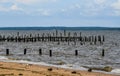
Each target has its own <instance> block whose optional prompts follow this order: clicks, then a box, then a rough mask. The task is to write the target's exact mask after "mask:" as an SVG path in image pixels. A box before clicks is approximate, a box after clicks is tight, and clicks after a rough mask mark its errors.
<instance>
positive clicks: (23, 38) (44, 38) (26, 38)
mask: <svg viewBox="0 0 120 76" xmlns="http://www.w3.org/2000/svg"><path fill="white" fill-rule="evenodd" d="M53 34H54V35H51V34H49V33H48V34H46V35H45V33H43V34H42V35H41V36H40V34H39V33H38V34H34V36H33V34H27V35H20V34H19V32H17V35H13V36H12V35H9V36H5V35H0V42H72V41H73V42H78V41H79V42H83V43H84V42H90V43H91V42H93V43H94V44H96V43H97V42H100V43H103V42H104V41H105V37H104V35H98V36H95V35H92V36H84V35H82V33H81V32H80V35H79V36H78V34H77V33H76V32H75V33H74V35H73V36H72V35H71V33H70V32H68V35H67V34H66V33H65V31H64V36H63V35H62V33H61V34H60V36H58V31H56V35H55V33H53Z"/></svg>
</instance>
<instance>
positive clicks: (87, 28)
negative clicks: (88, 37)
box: [0, 27, 120, 30]
mask: <svg viewBox="0 0 120 76" xmlns="http://www.w3.org/2000/svg"><path fill="white" fill-rule="evenodd" d="M54 29H55V30H120V27H119V28H117V27H0V30H54Z"/></svg>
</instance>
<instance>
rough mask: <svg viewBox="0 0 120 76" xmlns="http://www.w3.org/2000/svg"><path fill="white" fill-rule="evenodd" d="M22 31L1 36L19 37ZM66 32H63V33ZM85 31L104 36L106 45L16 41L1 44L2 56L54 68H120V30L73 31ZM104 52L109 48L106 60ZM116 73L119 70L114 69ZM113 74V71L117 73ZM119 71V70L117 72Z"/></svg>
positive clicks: (25, 32)
mask: <svg viewBox="0 0 120 76" xmlns="http://www.w3.org/2000/svg"><path fill="white" fill-rule="evenodd" d="M17 32H18V31H17V30H16V31H7V30H6V31H4V30H3V31H0V34H1V35H6V36H7V35H16V33H17ZM19 32H20V34H21V35H22V34H30V33H32V34H33V35H34V34H37V33H40V34H42V33H43V32H45V33H52V32H54V30H51V31H48V30H42V31H35V30H34V31H32V30H29V31H28V30H27V31H25V30H24V31H19ZM59 32H62V31H59ZM70 32H71V33H73V32H78V33H79V32H82V35H83V36H84V35H87V36H90V35H104V36H105V43H104V44H103V45H100V44H99V43H98V44H97V45H89V44H87V43H86V45H80V42H77V45H74V43H73V42H71V43H70V45H68V43H66V42H63V43H60V45H58V43H56V42H35V43H32V42H29V43H23V42H21V43H16V42H0V56H5V57H7V58H8V59H12V60H26V61H31V62H36V63H38V62H44V63H46V64H51V65H59V64H60V63H61V64H62V65H68V66H74V67H76V66H79V67H82V66H95V67H104V66H111V67H112V68H114V69H120V31H117V30H116V31H115V30H114V31H112V30H99V31H95V30H93V31H89V30H87V31H70ZM6 48H9V49H10V56H6V55H5V54H6V53H5V52H6ZM25 48H27V55H23V50H24V49H25ZM39 48H41V49H42V55H41V56H40V55H39V52H38V50H39ZM102 49H105V57H102V56H101V53H102ZM49 50H53V56H52V57H49ZM75 50H78V52H79V54H78V56H75ZM114 71H115V70H114ZM114 71H112V72H114ZM117 71H118V72H119V70H117Z"/></svg>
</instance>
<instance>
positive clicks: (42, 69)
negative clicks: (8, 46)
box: [0, 61, 118, 76]
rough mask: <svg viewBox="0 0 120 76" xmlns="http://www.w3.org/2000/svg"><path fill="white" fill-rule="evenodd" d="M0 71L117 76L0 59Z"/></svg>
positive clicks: (46, 75) (36, 75)
mask: <svg viewBox="0 0 120 76" xmlns="http://www.w3.org/2000/svg"><path fill="white" fill-rule="evenodd" d="M0 71H1V72H0V75H2V74H4V75H5V74H6V75H7V74H14V75H12V76H16V75H19V74H22V76H27V75H28V76H118V75H113V74H105V73H102V72H88V71H85V70H74V69H69V68H61V67H55V66H47V65H37V64H29V63H19V62H5V61H0ZM10 76H11V75H10Z"/></svg>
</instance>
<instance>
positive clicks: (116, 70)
mask: <svg viewBox="0 0 120 76" xmlns="http://www.w3.org/2000/svg"><path fill="white" fill-rule="evenodd" d="M111 73H116V74H119V75H120V69H113V70H112V71H111Z"/></svg>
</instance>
